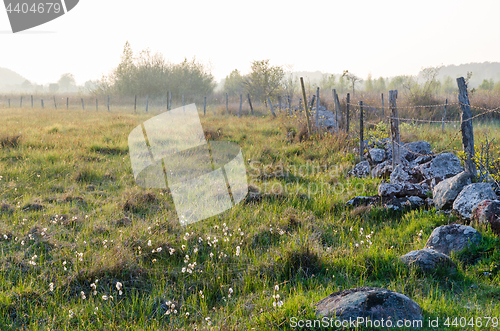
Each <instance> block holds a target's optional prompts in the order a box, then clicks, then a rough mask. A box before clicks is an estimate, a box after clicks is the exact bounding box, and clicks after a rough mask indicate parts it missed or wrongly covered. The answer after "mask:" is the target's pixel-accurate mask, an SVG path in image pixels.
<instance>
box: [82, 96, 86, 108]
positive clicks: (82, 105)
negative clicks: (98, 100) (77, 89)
mask: <svg viewBox="0 0 500 331" xmlns="http://www.w3.org/2000/svg"><path fill="white" fill-rule="evenodd" d="M82 109H83V110H85V106H84V104H83V98H82Z"/></svg>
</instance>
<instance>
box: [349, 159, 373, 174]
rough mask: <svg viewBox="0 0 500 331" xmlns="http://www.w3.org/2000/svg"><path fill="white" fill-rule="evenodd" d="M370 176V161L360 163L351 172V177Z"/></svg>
mask: <svg viewBox="0 0 500 331" xmlns="http://www.w3.org/2000/svg"><path fill="white" fill-rule="evenodd" d="M369 174H370V163H369V162H368V161H363V162H359V163H358V164H356V165H355V166H354V168H353V169H352V170H351V171H349V175H351V176H355V177H358V178H363V177H366V176H368V175H369Z"/></svg>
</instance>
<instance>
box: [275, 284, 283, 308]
mask: <svg viewBox="0 0 500 331" xmlns="http://www.w3.org/2000/svg"><path fill="white" fill-rule="evenodd" d="M279 290H280V287H279V285H275V286H274V294H273V300H274V301H273V307H278V308H280V307H282V306H283V301H281V300H280V295H279V294H278V293H276V292H278V291H279Z"/></svg>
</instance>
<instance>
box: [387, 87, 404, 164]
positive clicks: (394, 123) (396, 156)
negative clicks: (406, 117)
mask: <svg viewBox="0 0 500 331" xmlns="http://www.w3.org/2000/svg"><path fill="white" fill-rule="evenodd" d="M397 98H398V90H391V91H389V104H390V108H391V137H392V169H395V168H396V166H397V165H398V164H400V163H401V151H400V147H401V145H400V139H399V118H398V109H397V107H396V99H397Z"/></svg>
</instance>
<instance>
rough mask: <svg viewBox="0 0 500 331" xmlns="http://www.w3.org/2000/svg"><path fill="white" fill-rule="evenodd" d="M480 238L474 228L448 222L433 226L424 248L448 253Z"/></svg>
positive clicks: (456, 250)
mask: <svg viewBox="0 0 500 331" xmlns="http://www.w3.org/2000/svg"><path fill="white" fill-rule="evenodd" d="M481 240H482V236H481V234H480V233H479V232H477V231H476V230H475V229H474V228H472V227H470V226H466V225H460V224H450V225H443V226H440V227H437V228H435V229H434V231H432V233H431V235H430V237H429V239H428V240H427V242H426V243H425V248H431V249H433V250H435V251H437V252H439V253H443V254H446V255H450V253H451V252H459V251H461V250H462V249H464V248H466V247H468V246H469V245H477V244H478V243H479V242H480V241H481Z"/></svg>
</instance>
